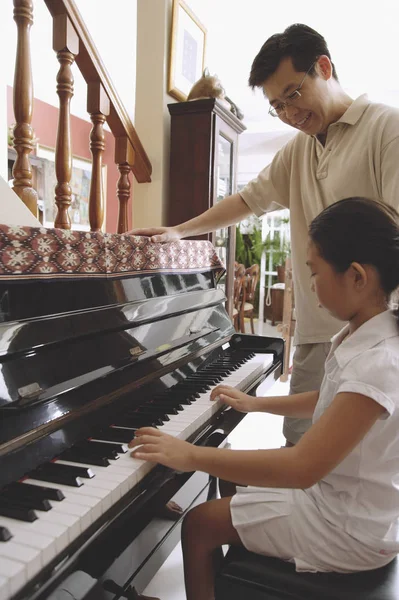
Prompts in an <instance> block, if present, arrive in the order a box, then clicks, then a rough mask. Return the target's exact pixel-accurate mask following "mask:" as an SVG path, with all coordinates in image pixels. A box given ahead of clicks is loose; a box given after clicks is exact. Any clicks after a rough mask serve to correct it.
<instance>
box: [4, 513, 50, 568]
mask: <svg viewBox="0 0 399 600" xmlns="http://www.w3.org/2000/svg"><path fill="white" fill-rule="evenodd" d="M0 524H1V525H3V523H1V522H0ZM8 527H9V528H10V527H12V529H13V531H12V532H11V533H12V536H13V537H12V538H11V540H12V541H13V542H16V543H17V544H22V545H23V546H29V547H31V548H36V549H37V550H40V552H41V555H42V559H43V565H47V564H48V563H49V562H50V561H52V560H53V559H54V558H55V557H56V556H57V548H56V544H55V540H54V539H53V538H50V537H48V536H46V535H42V534H41V533H33V532H30V533H29V534H27V533H26V530H24V529H20V528H18V526H17V527H16V526H15V525H14V524H13V523H12V522H11V524H10V523H9V524H8ZM7 543H8V542H7Z"/></svg>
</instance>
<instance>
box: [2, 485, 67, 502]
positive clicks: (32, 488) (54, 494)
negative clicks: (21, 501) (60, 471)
mask: <svg viewBox="0 0 399 600" xmlns="http://www.w3.org/2000/svg"><path fill="white" fill-rule="evenodd" d="M7 489H8V490H21V491H22V493H23V494H24V495H25V496H29V497H30V498H31V497H36V498H48V499H49V500H56V501H57V502H60V501H61V500H64V498H65V496H64V494H63V493H62V491H61V490H57V488H47V487H42V486H41V485H34V484H33V483H21V482H15V483H10V484H9V485H8V486H7Z"/></svg>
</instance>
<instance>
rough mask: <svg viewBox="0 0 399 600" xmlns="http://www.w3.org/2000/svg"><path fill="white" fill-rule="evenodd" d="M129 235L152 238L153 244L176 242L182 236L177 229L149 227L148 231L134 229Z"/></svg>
mask: <svg viewBox="0 0 399 600" xmlns="http://www.w3.org/2000/svg"><path fill="white" fill-rule="evenodd" d="M126 233H128V234H129V235H143V236H146V237H149V238H151V241H152V242H176V241H178V240H180V239H181V237H182V236H181V235H180V233H179V232H178V230H177V228H176V227H149V228H148V229H132V230H131V231H127V232H126Z"/></svg>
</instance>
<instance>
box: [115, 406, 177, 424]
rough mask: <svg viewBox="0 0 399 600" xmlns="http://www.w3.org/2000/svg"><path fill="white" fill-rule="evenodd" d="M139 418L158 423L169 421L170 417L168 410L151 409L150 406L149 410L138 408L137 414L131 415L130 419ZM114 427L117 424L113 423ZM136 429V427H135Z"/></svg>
mask: <svg viewBox="0 0 399 600" xmlns="http://www.w3.org/2000/svg"><path fill="white" fill-rule="evenodd" d="M137 417H138V418H139V419H143V420H145V421H146V420H150V421H153V422H157V421H162V422H165V421H169V420H170V419H169V417H168V415H167V412H166V410H162V409H159V408H155V407H153V408H151V406H150V405H149V406H148V408H144V407H143V408H138V409H137V410H136V411H135V412H132V413H130V415H129V417H128V418H129V419H132V420H134V419H135V418H137ZM158 424H159V425H161V423H158ZM113 425H116V423H113ZM133 427H134V426H133Z"/></svg>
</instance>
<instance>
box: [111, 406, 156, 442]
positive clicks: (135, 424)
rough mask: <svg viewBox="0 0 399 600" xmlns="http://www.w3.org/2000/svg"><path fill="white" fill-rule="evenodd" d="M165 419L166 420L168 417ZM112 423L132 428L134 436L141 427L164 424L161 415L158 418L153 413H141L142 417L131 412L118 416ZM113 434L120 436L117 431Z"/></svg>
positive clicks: (116, 425)
mask: <svg viewBox="0 0 399 600" xmlns="http://www.w3.org/2000/svg"><path fill="white" fill-rule="evenodd" d="M159 412H161V411H159ZM164 420H165V421H166V419H164ZM112 424H113V425H115V427H120V428H125V430H126V428H128V429H130V430H131V431H132V433H133V436H134V433H135V432H136V429H139V428H140V427H155V426H157V425H163V419H162V418H160V417H158V418H156V417H155V415H153V414H151V415H148V416H145V415H140V417H138V416H136V415H134V414H130V415H121V416H120V417H117V418H116V419H115V421H114V422H113V423H112ZM112 435H114V436H117V437H119V436H118V434H115V433H113V434H112ZM123 439H125V436H123ZM131 439H132V438H131ZM127 443H128V442H127Z"/></svg>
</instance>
